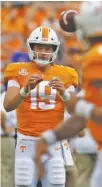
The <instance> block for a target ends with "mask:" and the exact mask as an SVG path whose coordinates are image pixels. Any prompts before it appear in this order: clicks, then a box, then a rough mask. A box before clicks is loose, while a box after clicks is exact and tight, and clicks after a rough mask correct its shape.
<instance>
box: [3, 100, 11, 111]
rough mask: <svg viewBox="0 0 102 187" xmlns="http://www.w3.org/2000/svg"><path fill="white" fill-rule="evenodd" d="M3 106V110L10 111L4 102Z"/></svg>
mask: <svg viewBox="0 0 102 187" xmlns="http://www.w3.org/2000/svg"><path fill="white" fill-rule="evenodd" d="M3 106H4V109H5V111H6V112H10V111H11V109H10V107H9V106H8V105H7V104H6V103H5V102H4V103H3Z"/></svg>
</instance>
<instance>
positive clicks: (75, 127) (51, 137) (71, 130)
mask: <svg viewBox="0 0 102 187" xmlns="http://www.w3.org/2000/svg"><path fill="white" fill-rule="evenodd" d="M84 127H85V120H84V118H82V117H78V116H72V117H71V118H70V119H67V120H66V121H65V122H63V123H62V124H61V125H60V126H58V127H57V128H56V129H55V130H48V131H46V132H44V133H43V134H42V136H41V138H40V140H39V141H38V142H37V144H36V151H35V158H34V159H35V162H36V164H37V169H38V177H39V178H41V177H42V176H43V173H44V166H43V164H42V161H41V156H42V154H44V153H48V145H51V144H53V143H55V142H56V141H57V140H63V139H66V138H70V137H73V136H75V135H76V134H78V132H80V131H81V130H82V129H83V128H84Z"/></svg>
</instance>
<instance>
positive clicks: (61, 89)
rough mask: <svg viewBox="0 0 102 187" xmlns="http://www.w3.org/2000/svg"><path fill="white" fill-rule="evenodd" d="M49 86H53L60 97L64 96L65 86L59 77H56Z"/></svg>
mask: <svg viewBox="0 0 102 187" xmlns="http://www.w3.org/2000/svg"><path fill="white" fill-rule="evenodd" d="M49 86H51V87H52V88H53V89H56V90H57V91H59V94H60V95H63V94H64V92H65V87H64V84H63V82H62V81H61V80H60V78H59V77H54V78H53V79H52V80H50V82H49Z"/></svg>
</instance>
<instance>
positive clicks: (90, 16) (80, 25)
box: [36, 1, 102, 187]
mask: <svg viewBox="0 0 102 187" xmlns="http://www.w3.org/2000/svg"><path fill="white" fill-rule="evenodd" d="M101 18H102V4H101V2H100V1H97V2H83V3H82V5H81V7H80V12H79V14H77V15H76V16H75V23H76V27H77V34H78V36H79V37H81V39H83V41H84V43H86V44H88V49H89V51H88V53H87V54H86V55H85V58H84V59H83V77H82V78H83V82H82V87H83V89H84V90H85V93H84V97H83V99H85V100H83V99H80V97H79V98H78V99H77V97H76V96H75V95H74V96H72V99H70V101H71V102H70V107H69V108H70V109H71V111H74V112H75V115H73V116H72V117H71V118H70V119H69V120H67V121H66V122H65V123H64V124H63V125H61V126H60V127H58V128H56V129H55V130H54V131H48V132H45V133H44V134H43V135H42V138H41V140H40V142H39V143H38V144H37V147H36V163H37V165H38V169H40V170H39V175H42V171H43V166H42V164H41V160H40V155H41V154H42V153H44V152H47V143H49V144H52V143H54V142H55V141H56V140H62V139H63V138H67V137H68V138H70V137H72V136H74V135H75V134H77V133H78V132H79V131H80V130H82V129H83V128H84V127H85V125H87V127H88V128H89V130H90V132H91V134H92V136H93V137H94V139H95V140H96V142H97V144H98V147H99V154H98V159H97V163H96V166H95V170H94V172H93V176H92V178H91V184H90V186H91V187H97V185H98V187H101V186H102V169H101V168H102V20H101ZM68 103H69V102H68ZM68 106H69V105H68ZM38 146H39V150H38Z"/></svg>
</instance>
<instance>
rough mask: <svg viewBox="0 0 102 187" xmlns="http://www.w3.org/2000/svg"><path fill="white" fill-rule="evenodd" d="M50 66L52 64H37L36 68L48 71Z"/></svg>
mask: <svg viewBox="0 0 102 187" xmlns="http://www.w3.org/2000/svg"><path fill="white" fill-rule="evenodd" d="M51 66H52V65H51V64H48V65H47V66H39V65H37V68H38V69H39V70H40V71H43V72H46V71H48V70H49V69H50V68H51Z"/></svg>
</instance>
